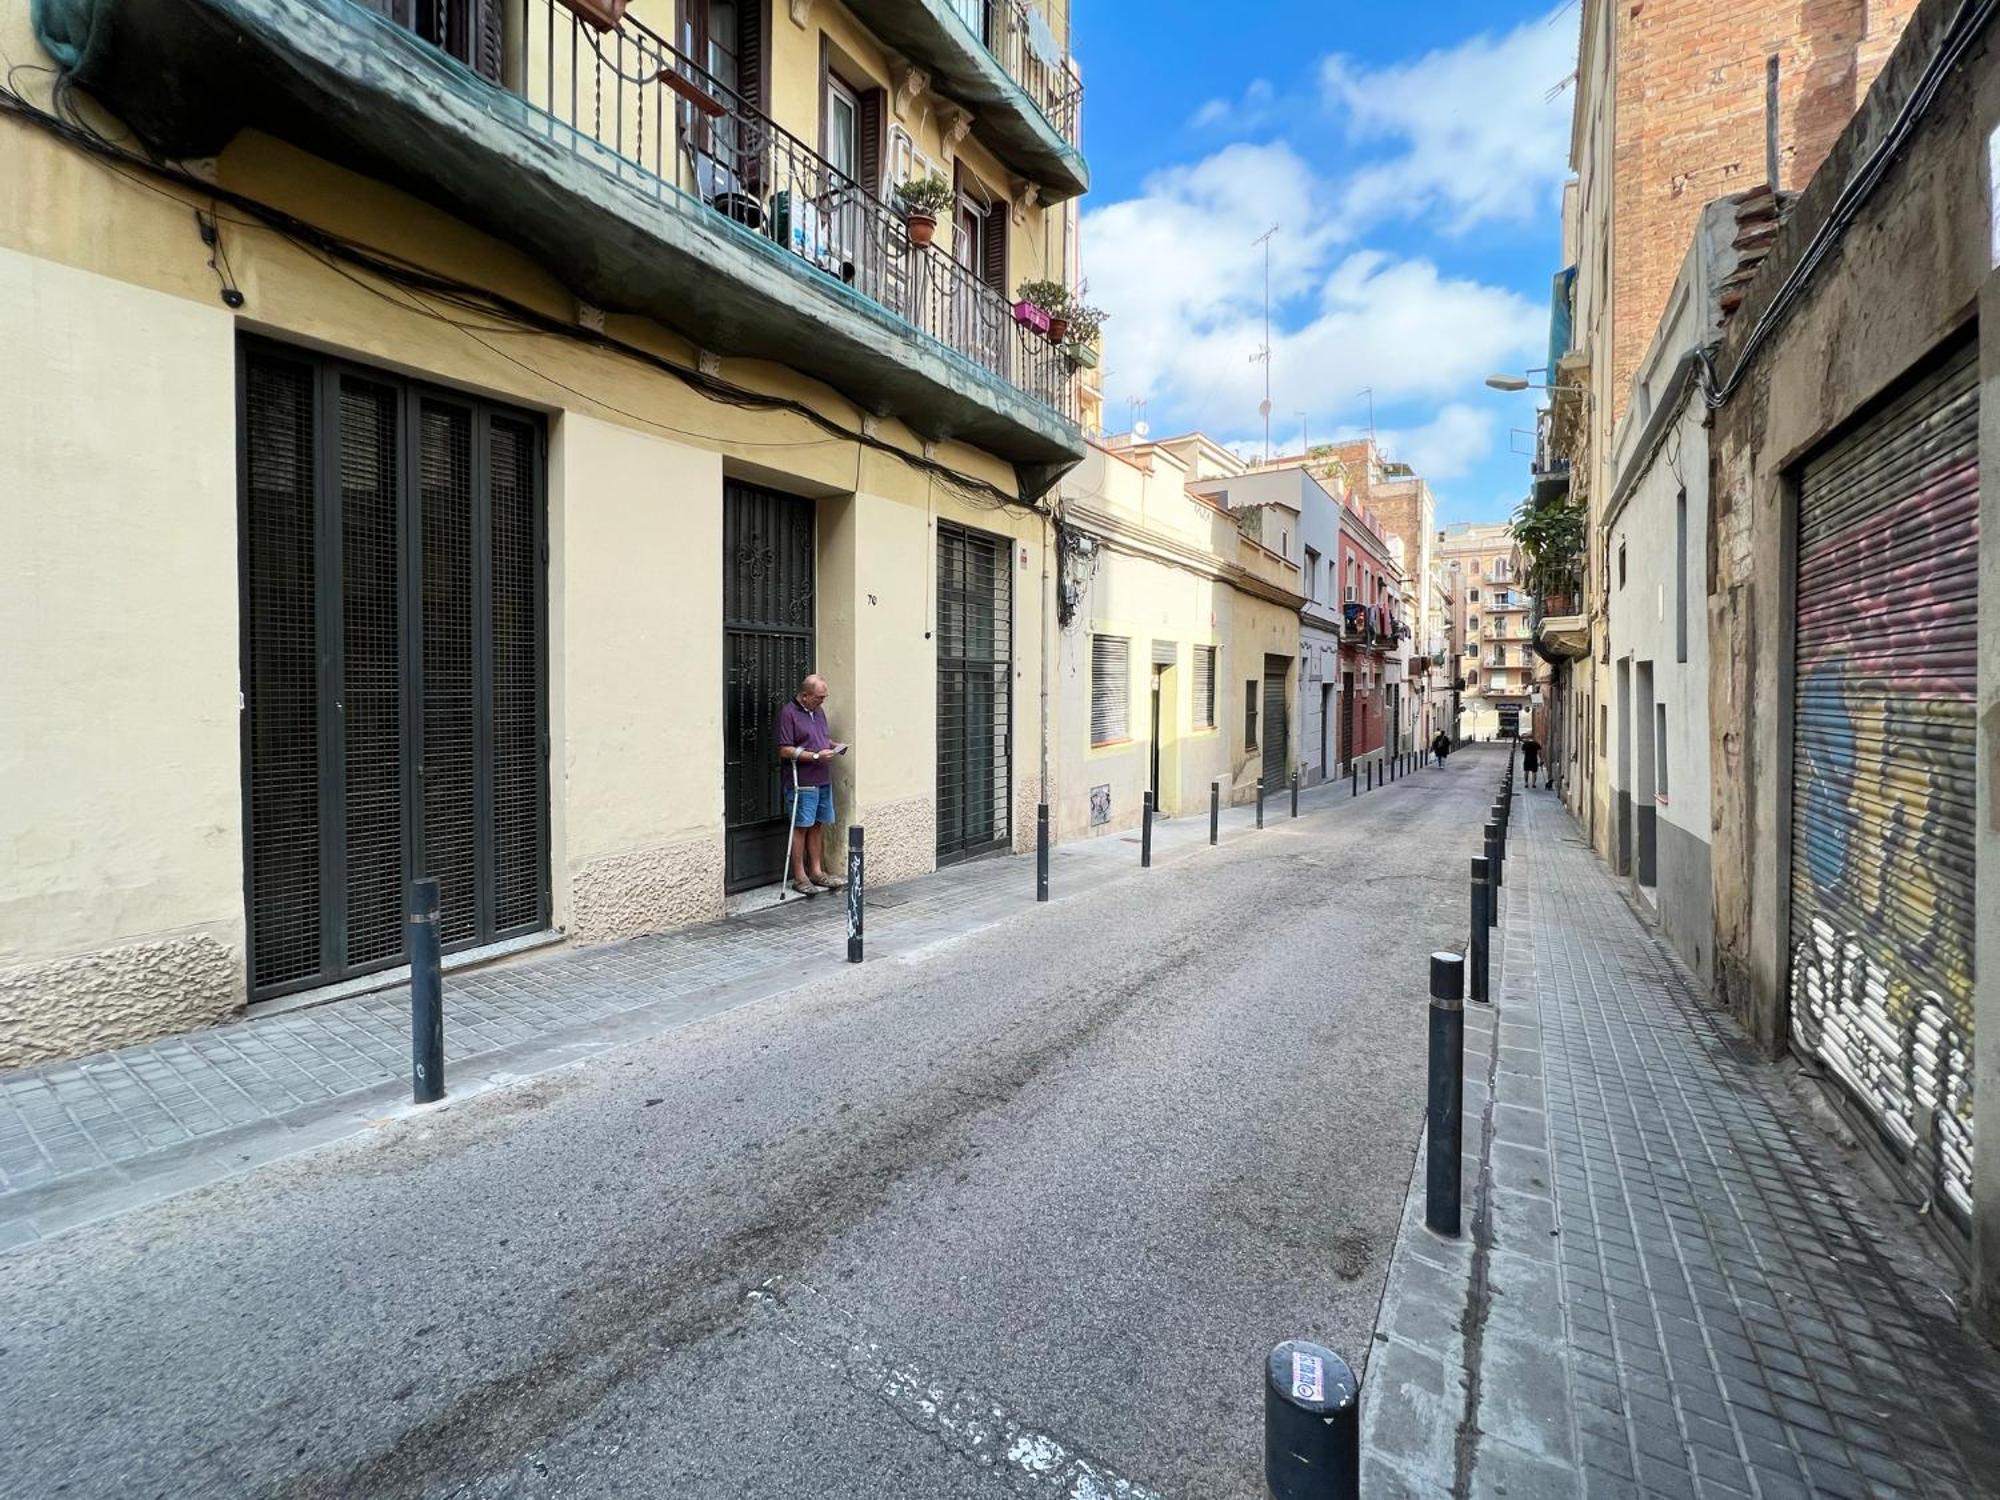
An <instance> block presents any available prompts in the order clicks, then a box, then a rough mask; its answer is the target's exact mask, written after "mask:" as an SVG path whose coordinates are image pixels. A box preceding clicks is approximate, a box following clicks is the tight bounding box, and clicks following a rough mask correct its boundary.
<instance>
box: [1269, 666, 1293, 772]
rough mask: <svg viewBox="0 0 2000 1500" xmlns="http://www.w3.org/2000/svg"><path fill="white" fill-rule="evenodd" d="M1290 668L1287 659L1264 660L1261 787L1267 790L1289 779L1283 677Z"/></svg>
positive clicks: (1289, 739) (1288, 718)
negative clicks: (1262, 784) (1262, 785)
mask: <svg viewBox="0 0 2000 1500" xmlns="http://www.w3.org/2000/svg"><path fill="white" fill-rule="evenodd" d="M1291 665H1292V661H1291V658H1290V657H1288V656H1268V655H1267V656H1266V657H1265V658H1264V747H1263V748H1264V767H1263V776H1264V785H1265V786H1266V787H1267V788H1268V789H1270V790H1271V791H1274V792H1275V791H1276V790H1277V789H1278V788H1279V787H1281V786H1284V785H1285V784H1286V783H1287V781H1288V780H1289V779H1290V777H1291V774H1292V771H1291V767H1290V766H1289V765H1288V764H1286V762H1287V761H1288V759H1289V758H1290V755H1291V745H1292V724H1291V716H1290V714H1289V713H1288V711H1287V710H1288V709H1289V707H1290V704H1289V703H1288V701H1287V699H1286V694H1285V676H1286V673H1287V672H1288V671H1289V670H1290V668H1291Z"/></svg>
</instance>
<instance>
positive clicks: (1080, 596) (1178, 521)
mask: <svg viewBox="0 0 2000 1500" xmlns="http://www.w3.org/2000/svg"><path fill="white" fill-rule="evenodd" d="M1218 466H1219V467H1218ZM1241 469H1242V466H1241V464H1240V463H1236V462H1235V460H1234V458H1233V456H1232V455H1229V454H1228V453H1227V452H1226V451H1225V450H1223V449H1220V448H1218V447H1216V446H1215V445H1214V444H1211V443H1208V442H1207V441H1206V440H1204V439H1199V438H1190V439H1180V440H1176V441H1174V442H1172V443H1162V444H1150V443H1140V444H1126V445H1124V446H1122V447H1120V448H1117V449H1115V450H1114V449H1112V448H1108V447H1103V446H1099V445H1096V444H1093V445H1092V447H1091V450H1090V453H1089V454H1088V456H1087V457H1086V458H1085V459H1084V461H1083V463H1082V464H1080V465H1079V466H1078V467H1077V468H1076V469H1075V470H1073V471H1072V472H1071V473H1070V474H1069V476H1067V477H1066V478H1065V479H1064V481H1063V484H1062V491H1061V500H1060V511H1061V516H1062V527H1061V541H1060V544H1059V550H1058V554H1057V564H1058V573H1059V577H1058V581H1057V591H1056V603H1057V612H1058V622H1057V643H1056V646H1055V648H1054V652H1053V655H1052V664H1053V666H1054V668H1055V683H1054V686H1053V690H1052V697H1053V708H1052V714H1051V718H1052V724H1053V729H1052V740H1053V743H1054V745H1055V747H1056V748H1055V762H1056V764H1055V768H1054V774H1053V780H1054V783H1055V788H1056V791H1055V796H1054V805H1053V806H1052V807H1051V810H1050V817H1051V821H1052V823H1053V825H1054V828H1055V832H1056V836H1057V838H1058V839H1069V838H1078V837H1086V836H1089V835H1092V834H1098V833H1106V832H1116V831H1118V830H1121V829H1126V828H1130V827H1132V826H1133V825H1135V824H1136V823H1137V822H1138V821H1139V818H1140V816H1141V811H1142V808H1143V805H1144V799H1145V796H1146V793H1147V792H1148V791H1152V792H1154V794H1155V796H1156V805H1157V806H1158V807H1159V809H1160V811H1161V812H1162V813H1163V814H1165V815H1166V816H1169V817H1173V816H1185V817H1196V816H1206V814H1207V810H1208V804H1209V788H1210V786H1211V784H1212V783H1216V782H1220V783H1221V787H1222V800H1223V802H1224V803H1225V805H1235V804H1238V803H1243V802H1251V801H1254V800H1255V799H1256V795H1257V782H1258V778H1259V777H1260V775H1262V774H1264V772H1265V768H1266V767H1267V765H1272V766H1277V767H1280V768H1289V767H1292V766H1296V765H1297V764H1298V763H1299V735H1300V727H1299V725H1298V723H1297V722H1295V720H1296V715H1294V714H1293V713H1291V711H1290V705H1291V703H1292V702H1293V701H1294V700H1295V697H1296V689H1297V680H1298V670H1299V609H1300V607H1301V605H1302V604H1303V603H1304V602H1305V601H1304V599H1303V598H1302V596H1301V595H1300V594H1299V592H1298V566H1297V564H1296V563H1295V562H1288V561H1287V560H1286V559H1285V558H1284V557H1283V556H1282V555H1281V554H1279V553H1278V552H1276V551H1274V550H1272V549H1270V548H1268V547H1266V546H1264V545H1263V544H1262V543H1261V542H1258V541H1256V540H1254V539H1253V538H1251V537H1250V536H1248V535H1246V534H1245V532H1244V530H1243V529H1242V527H1241V526H1240V525H1239V521H1238V518H1237V517H1236V516H1234V515H1232V514H1230V513H1229V512H1228V511H1227V510H1225V509H1223V508H1222V507H1221V506H1220V505H1218V504H1217V503H1215V502H1214V501H1211V500H1207V499H1203V498H1202V497H1200V496H1198V495H1195V494H1193V493H1191V492H1190V491H1189V489H1188V485H1189V483H1190V482H1191V481H1193V480H1197V479H1204V478H1209V477H1212V476H1213V475H1215V474H1217V473H1223V472H1232V471H1233V472H1241ZM1286 774H1289V773H1288V771H1284V770H1281V771H1279V772H1278V773H1277V776H1276V777H1275V779H1273V780H1272V782H1271V786H1272V788H1273V791H1274V794H1275V789H1276V788H1277V787H1278V786H1279V785H1282V784H1283V777H1284V776H1285V775H1286Z"/></svg>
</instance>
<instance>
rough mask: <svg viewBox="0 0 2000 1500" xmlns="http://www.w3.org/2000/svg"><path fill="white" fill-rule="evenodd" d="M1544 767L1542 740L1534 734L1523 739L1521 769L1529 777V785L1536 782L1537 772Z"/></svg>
mask: <svg viewBox="0 0 2000 1500" xmlns="http://www.w3.org/2000/svg"><path fill="white" fill-rule="evenodd" d="M1541 768H1542V742H1541V741H1540V740H1538V739H1536V738H1535V737H1534V736H1533V735H1532V734H1531V735H1529V736H1528V737H1527V738H1526V739H1524V740H1522V741H1521V770H1522V773H1523V774H1524V775H1525V776H1526V777H1527V780H1528V785H1529V786H1533V785H1534V784H1535V773H1536V772H1537V771H1539V770H1541Z"/></svg>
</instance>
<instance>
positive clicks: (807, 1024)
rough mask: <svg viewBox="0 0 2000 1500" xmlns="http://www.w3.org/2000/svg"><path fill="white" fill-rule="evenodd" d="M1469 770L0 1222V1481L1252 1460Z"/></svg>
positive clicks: (1354, 1210) (1403, 1149)
mask: <svg viewBox="0 0 2000 1500" xmlns="http://www.w3.org/2000/svg"><path fill="white" fill-rule="evenodd" d="M1494 765H1495V762H1494V761H1493V759H1492V758H1491V757H1490V756H1483V755H1476V754H1467V755H1464V756H1461V757H1458V758H1455V759H1454V761H1453V764H1452V765H1451V766H1450V767H1449V768H1447V769H1446V770H1444V771H1440V772H1434V773H1425V774H1424V775H1423V776H1421V777H1419V778H1417V779H1416V780H1414V781H1405V782H1402V783H1399V784H1398V785H1397V786H1395V787H1393V788H1390V789H1387V790H1385V791H1382V792H1378V793H1376V794H1374V795H1372V796H1367V797H1363V798H1361V799H1359V800H1358V801H1355V802H1351V803H1349V802H1342V803H1340V804H1339V805H1337V806H1336V807H1335V808H1334V809H1333V810H1332V811H1330V812H1328V813H1325V814H1321V815H1318V816H1309V817H1305V818H1301V819H1300V820H1299V821H1298V822H1296V823H1293V822H1289V821H1286V820H1282V819H1277V820H1274V822H1273V826H1272V827H1271V829H1270V830H1269V831H1267V832H1266V833H1264V834H1263V835H1261V836H1258V837H1255V838H1245V839H1243V840H1241V841H1239V842H1237V843H1235V844H1234V845H1226V846H1224V847H1223V848H1222V849H1220V850H1215V851H1208V850H1204V851H1202V852H1201V853H1199V854H1198V855H1195V856H1193V857H1190V858H1183V859H1177V860H1175V861H1174V862H1172V863H1170V864H1168V865H1165V866H1164V867H1158V868H1155V869H1154V870H1152V871H1150V872H1146V873H1144V874H1141V873H1140V872H1138V871H1136V870H1133V871H1131V872H1130V873H1129V874H1128V875H1127V876H1125V877H1123V878H1120V879H1117V880H1112V881H1107V882H1105V883H1103V884H1101V885H1099V886H1097V887H1096V888H1095V889H1092V890H1090V891H1088V892H1084V893H1079V894H1077V895H1074V896H1072V897H1070V898H1069V899H1066V900H1062V901H1058V902H1056V903H1053V904H1051V905H1049V906H1044V907H1040V908H1037V907H1035V906H1034V905H1033V904H1031V903H1024V904H1023V907H1022V910H1021V913H1020V915H1019V917H1018V918H1016V919H1012V920H1009V921H1007V922H1004V923H1002V924H1001V925H999V926H998V927H993V928H988V929H986V930H983V931H981V932H978V933H976V934H974V935H972V936H969V937H966V938H964V939H962V940H959V941H956V942H953V943H950V944H946V945H936V946H933V947H931V948H930V949H928V950H926V951H925V952H923V953H921V954H919V955H914V956H912V957H911V958H908V959H903V960H883V961H880V962H871V963H868V964H865V965H862V966H860V967H858V968H850V967H847V966H832V967H830V968H829V969H828V970H827V972H826V973H825V975H824V976H823V977H822V978H821V979H820V980H819V981H818V982H817V983H816V984H814V985H812V986H811V987H809V988H807V989H805V990H801V991H798V992H794V993H792V994H788V995H784V996H781V997H778V998H776V999H773V1000H770V1001H767V1002H763V1003H761V1004H757V1005H754V1006H750V1007H746V1008H744V1009H740V1010H736V1011H733V1012H730V1013H728V1014H726V1015H723V1016H719V1017H717V1018H715V1019H713V1020H710V1021H707V1022H703V1023H700V1024H698V1025H695V1026H692V1027H689V1028H686V1029H684V1030H681V1031H677V1032H674V1033H672V1034H671V1035H669V1036H666V1037H663V1038H660V1039H659V1040H657V1041H654V1042H650V1043H645V1044H641V1045H635V1046H633V1047H631V1048H630V1049H628V1050H627V1051H624V1052H622V1053H618V1054H615V1055H613V1057H612V1058H611V1059H610V1060H609V1061H608V1062H607V1061H600V1062H598V1063H596V1064H593V1065H591V1067H590V1068H589V1069H588V1070H587V1071H586V1070H582V1069H573V1070H570V1071H567V1072H564V1073H559V1074H555V1075H551V1076H550V1077H548V1078H545V1079H543V1080H542V1081H540V1082H538V1083H534V1084H527V1085H523V1086H520V1087H518V1088H515V1089H512V1090H502V1091H500V1092H498V1093H495V1094H490V1095H487V1096H485V1097H483V1098H480V1099H476V1100H472V1101H469V1102H467V1103H465V1104H462V1105H459V1106H454V1107H447V1108H444V1109H442V1110H439V1111H436V1112H431V1113H427V1114H424V1115H422V1116H419V1117H415V1118H412V1119H409V1120H406V1121H403V1122H399V1123H397V1124H394V1125H391V1126H388V1127H385V1128H384V1129H382V1130H380V1131H377V1132H375V1133H374V1134H373V1135H372V1136H371V1138H369V1139H367V1140H365V1141H362V1142H359V1143H356V1144H353V1145H349V1146H342V1147H335V1148H330V1149H328V1150H326V1151H323V1152H320V1153H318V1154H315V1155H312V1156H309V1157H305V1158H302V1159H297V1160H294V1161H291V1162H288V1163H282V1164H280V1165H277V1166H274V1167H270V1168H267V1169H265V1170H263V1171H261V1172H259V1173H256V1174H255V1175H253V1176H251V1177H248V1178H246V1179H243V1180H241V1181H237V1182H232V1183H227V1184H223V1185H221V1186H217V1187H212V1188H209V1189H205V1190H203V1191H200V1192H197V1193H194V1194H190V1195H187V1196H185V1197H182V1198H178V1199H175V1200H172V1201H170V1202H167V1203H165V1204H162V1205H159V1206H156V1207H154V1208H151V1209H147V1210H142V1211H139V1212H135V1213H132V1214H129V1215H127V1216H125V1217H123V1218H121V1219H118V1220H116V1221H114V1222H111V1223H109V1224H106V1225H103V1226H100V1227H97V1228H92V1229H86V1230H83V1231H79V1232H77V1233H75V1234H72V1235H69V1236H66V1237H64V1238H61V1239H58V1240H55V1241H52V1242H50V1243H48V1244H46V1245H43V1246H40V1247H38V1248H34V1249H31V1250H28V1251H25V1252H22V1253H20V1254H16V1255H13V1256H10V1257H7V1258H6V1259H4V1260H0V1489H4V1491H5V1493H6V1494H7V1495H8V1496H10V1497H15V1500H19V1497H28V1496H41V1495H93V1496H94V1495H117V1496H120V1497H133V1496H145V1495H155V1494H159V1495H175V1496H183V1495H288V1496H291V1495H296V1496H322V1495H324V1496H334V1495H338V1496H404V1495H410V1496H416V1495H422V1496H448V1495H466V1496H474V1495H476V1496H543V1495H590V1496H596V1495H634V1496H640V1495H643V1496H704V1497H705V1496H746V1497H748V1496H755V1497H777V1496H898V1497H901V1496H917V1497H930V1496H967V1497H973V1496H998V1495H1005V1494H1008V1493H1037V1494H1073V1495H1078V1496H1085V1495H1091V1494H1104V1495H1115V1494H1119V1493H1124V1494H1127V1495H1138V1494H1141V1493H1145V1494H1155V1495H1163V1496H1164V1495H1173V1496H1254V1495H1261V1494H1262V1493H1263V1488H1262V1478H1261V1472H1260V1465H1261V1420H1262V1418H1261V1405H1260V1403H1261V1386H1260V1383H1259V1381H1260V1370H1261V1361H1262V1358H1263V1356H1264V1354H1265V1352H1266V1351H1267V1350H1268V1349H1269V1348H1270V1346H1271V1345H1272V1344H1273V1343H1275V1342H1276V1341H1278V1340H1279V1339H1281V1338H1285V1337H1291V1336H1303V1337H1312V1338H1317V1339H1320V1340H1322V1341H1324V1342H1327V1343H1330V1344H1332V1345H1333V1346H1334V1347H1336V1348H1339V1349H1341V1350H1343V1351H1346V1352H1347V1353H1348V1354H1349V1355H1350V1357H1351V1358H1355V1359H1357V1362H1358V1360H1359V1358H1360V1357H1361V1356H1362V1355H1363V1353H1364V1351H1365V1348H1366V1346H1367V1342H1368V1339H1369V1336H1370V1331H1371V1329H1372V1327H1373V1322H1374V1315H1375V1308H1376V1303H1377V1300H1378V1298H1379V1296H1380V1292H1381V1286H1382V1280H1383V1276H1384V1272H1385V1270H1386V1263H1387V1257H1388V1253H1389V1251H1390V1249H1391V1247H1392V1245H1393V1243H1394V1237H1395V1229H1396V1222H1397V1217H1398V1214H1399V1211H1400V1208H1401V1205H1402V1202H1403V1196H1404V1193H1405V1191H1406V1189H1407V1187H1408V1183H1409V1178H1410V1169H1411V1164H1412V1160H1413V1156H1414V1152H1415V1148H1416V1142H1417V1136H1418V1131H1419V1128H1420V1125H1421V1116H1422V1111H1423V1066H1424V1064H1423V1051H1422V1046H1423V1042H1422V1038H1423V1035H1424V1030H1423V1028H1424V1003H1423V997H1424V982H1425V965H1424V959H1425V955H1426V954H1427V953H1428V952H1429V951H1430V950H1431V949H1432V948H1434V947H1438V946H1446V945H1455V943H1456V935H1457V934H1458V933H1459V932H1460V931H1461V929H1462V928H1463V925H1464V916H1465V902H1466V893H1465V874H1464V872H1465V868H1466V866H1465V856H1466V855H1468V854H1469V853H1471V852H1472V845H1473V838H1474V834H1473V829H1474V828H1475V827H1476V826H1477V822H1478V820H1479V815H1480V814H1481V813H1482V812H1483V809H1484V807H1485V805H1486V803H1487V802H1488V801H1489V800H1490V798H1491V795H1492V781H1493V776H1492V774H1491V772H1492V769H1493V768H1494ZM1121 1485H1122V1486H1123V1488H1122V1489H1121Z"/></svg>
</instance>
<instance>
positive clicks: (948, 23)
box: [781, 0, 1090, 203]
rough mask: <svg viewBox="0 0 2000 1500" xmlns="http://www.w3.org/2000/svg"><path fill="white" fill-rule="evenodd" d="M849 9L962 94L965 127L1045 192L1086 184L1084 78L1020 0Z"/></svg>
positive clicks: (1066, 192)
mask: <svg viewBox="0 0 2000 1500" xmlns="http://www.w3.org/2000/svg"><path fill="white" fill-rule="evenodd" d="M807 3H808V4H809V3H810V0H807ZM792 5H793V8H794V9H797V8H798V5H799V0H792ZM848 9H849V10H851V11H853V12H854V14H855V15H856V16H857V17H859V18H860V20H861V21H862V23H863V24H865V25H866V26H867V27H868V29H869V30H870V31H872V32H874V33H875V35H876V36H878V37H880V38H881V39H882V40H883V41H884V42H886V43H888V44H889V45H890V46H891V47H893V48H895V49H896V50H897V51H898V52H900V53H902V54H903V56H905V57H907V58H909V59H910V61H911V63H912V64H914V65H915V66H916V67H917V68H918V69H920V70H921V71H922V72H923V74H924V75H925V80H924V81H926V82H928V83H929V84H930V85H931V86H932V87H934V88H935V89H936V90H937V91H938V92H939V93H942V94H945V95H947V96H949V98H950V99H952V100H955V101H958V102H960V103H962V104H964V105H965V106H966V108H967V109H969V110H970V111H971V116H972V118H971V130H972V133H973V134H974V135H976V136H978V137H979V138H980V139H981V140H982V141H984V142H985V143H986V144H987V145H988V146H989V147H990V148H991V149H992V151H993V154H994V155H996V156H998V157H999V158H1000V159H1001V160H1003V161H1005V162H1007V163H1008V164H1009V165H1010V166H1012V167H1014V168H1015V170H1017V171H1019V172H1020V173H1021V174H1022V175H1023V176H1024V177H1026V178H1028V180H1029V181H1031V182H1033V183H1034V184H1035V185H1036V186H1037V187H1038V188H1040V190H1041V196H1042V198H1043V200H1044V201H1046V202H1051V203H1054V202H1059V201H1061V200H1063V199H1066V198H1074V197H1077V196H1079V195H1080V194H1082V193H1084V192H1086V191H1088V190H1089V187H1090V170H1089V168H1088V167H1086V166H1085V165H1084V160H1083V154H1082V153H1081V152H1080V151H1078V150H1077V147H1076V140H1077V129H1078V122H1079V118H1080V114H1081V110H1082V103H1083V84H1082V82H1081V81H1080V80H1079V79H1078V78H1077V76H1076V74H1075V73H1074V72H1072V71H1071V70H1070V67H1069V63H1068V61H1067V60H1066V59H1065V57H1064V55H1063V51H1064V49H1063V46H1062V42H1061V40H1060V39H1059V38H1058V37H1056V35H1055V34H1054V32H1053V31H1051V30H1050V28H1049V24H1048V22H1047V20H1046V19H1044V17H1043V14H1042V12H1041V11H1040V10H1038V9H1036V8H1035V7H1034V6H1033V5H1031V4H1029V3H1027V0H850V3H849V5H848ZM781 13H782V11H781Z"/></svg>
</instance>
